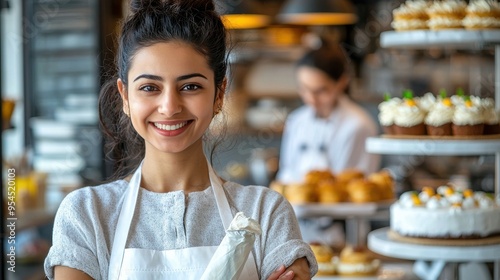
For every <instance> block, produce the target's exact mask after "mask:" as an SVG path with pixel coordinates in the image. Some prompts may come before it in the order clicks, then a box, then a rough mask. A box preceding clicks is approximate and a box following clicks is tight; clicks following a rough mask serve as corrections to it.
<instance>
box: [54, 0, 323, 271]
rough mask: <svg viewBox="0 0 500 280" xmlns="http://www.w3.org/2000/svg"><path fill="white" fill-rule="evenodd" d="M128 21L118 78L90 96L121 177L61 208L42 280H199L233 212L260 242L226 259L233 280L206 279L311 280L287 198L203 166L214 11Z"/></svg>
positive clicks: (147, 8)
mask: <svg viewBox="0 0 500 280" xmlns="http://www.w3.org/2000/svg"><path fill="white" fill-rule="evenodd" d="M130 11H131V14H130V15H129V16H128V17H127V18H126V19H125V20H124V22H123V26H122V28H121V34H120V38H119V48H118V53H117V64H118V65H117V70H118V73H117V77H115V78H112V79H111V80H110V81H109V82H108V83H106V84H105V86H104V87H103V88H102V90H101V95H100V98H99V117H100V122H101V125H102V128H103V131H104V133H105V135H106V136H108V138H109V139H107V140H108V142H107V143H108V144H109V146H108V148H109V150H108V153H109V154H110V155H112V156H113V157H114V158H115V159H117V164H118V167H120V169H119V176H118V178H117V179H116V180H114V181H111V182H108V183H104V184H102V185H99V186H95V187H84V188H81V189H78V190H75V191H73V192H71V193H70V194H68V196H66V197H65V199H64V200H63V201H62V203H61V205H60V207H59V209H58V211H57V215H56V217H55V221H54V230H53V244H52V247H51V248H50V251H49V253H48V255H47V258H46V259H45V273H46V275H47V277H48V278H49V279H56V280H59V279H71V280H88V279H109V280H116V279H138V280H152V279H162V280H163V279H173V280H178V279H182V280H184V279H187V280H189V279H192V280H199V279H202V278H201V277H202V276H203V275H204V272H205V271H206V268H207V266H209V263H210V261H211V260H212V257H213V256H214V254H215V253H216V252H217V249H218V248H219V247H220V248H222V249H223V248H225V247H223V246H222V247H221V246H219V244H221V241H222V240H223V239H224V237H225V236H226V229H228V226H229V224H230V223H231V221H232V219H233V217H234V216H235V215H236V214H237V213H240V212H242V213H243V214H244V215H245V216H246V217H249V218H252V219H253V220H255V221H256V222H257V223H258V224H259V225H260V230H259V231H256V232H260V234H259V235H256V236H255V241H254V243H252V244H250V249H251V250H250V251H249V250H244V251H245V252H246V253H248V252H249V254H245V255H243V256H239V257H235V258H237V259H238V260H239V263H241V264H244V265H243V266H242V267H241V270H239V268H233V269H232V270H233V272H234V271H240V272H241V274H237V273H236V274H235V275H239V277H238V278H236V277H235V278H233V277H232V274H231V276H229V275H227V274H223V275H220V274H219V275H218V276H217V277H213V276H212V274H210V277H212V278H211V279H240V280H255V279H266V280H279V279H281V280H291V279H311V277H312V276H314V274H315V273H316V271H317V263H316V260H315V258H314V255H313V253H312V251H311V248H310V247H309V245H308V244H307V243H305V242H304V241H303V240H302V239H301V235H300V230H299V226H298V223H297V220H296V218H295V215H294V212H293V209H292V207H291V206H290V204H289V203H288V202H287V201H286V199H285V198H284V197H282V196H281V195H279V194H278V193H276V192H273V191H271V190H270V189H269V188H267V187H263V186H241V185H239V184H236V183H233V182H228V181H224V180H222V179H221V178H220V177H219V176H217V174H216V173H215V172H214V170H213V169H212V167H211V164H210V161H209V160H207V158H206V157H205V153H204V148H206V146H205V145H206V144H207V143H206V141H205V139H211V140H212V141H214V139H213V138H211V137H217V136H220V135H215V134H210V133H208V132H209V130H210V129H209V127H210V124H211V122H212V120H213V119H214V117H215V116H216V115H218V114H219V113H221V108H222V104H223V100H224V94H225V88H226V70H227V58H228V55H227V49H226V43H227V41H226V40H227V38H226V29H225V27H224V24H223V22H222V20H221V18H220V17H219V15H218V14H217V13H216V12H215V4H214V2H213V1H212V0H132V1H131V6H130ZM222 137H223V135H222ZM215 140H217V138H216V139H215ZM218 140H221V139H218ZM207 148H209V147H207ZM122 168H123V169H122ZM122 171H123V172H122ZM237 249H241V247H238V248H237ZM216 256H217V255H216ZM222 259H223V258H222ZM217 261H219V259H217ZM224 264H225V263H224V262H223V263H222V265H224ZM230 265H231V262H229V263H228V265H227V266H226V267H232V266H230ZM230 273H231V272H230ZM204 277H206V275H205V276H204ZM205 279H206V278H205Z"/></svg>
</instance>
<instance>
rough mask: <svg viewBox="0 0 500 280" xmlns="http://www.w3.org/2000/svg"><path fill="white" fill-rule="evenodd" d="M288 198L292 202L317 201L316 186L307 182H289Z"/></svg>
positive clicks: (286, 192)
mask: <svg viewBox="0 0 500 280" xmlns="http://www.w3.org/2000/svg"><path fill="white" fill-rule="evenodd" d="M285 194H286V196H285V197H286V199H288V201H289V202H290V203H292V204H304V203H311V202H316V201H317V196H316V186H315V185H311V184H306V183H293V184H288V185H287V186H286V190H285Z"/></svg>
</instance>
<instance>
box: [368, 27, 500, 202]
mask: <svg viewBox="0 0 500 280" xmlns="http://www.w3.org/2000/svg"><path fill="white" fill-rule="evenodd" d="M380 45H381V46H382V47H384V48H402V49H426V48H429V47H442V48H446V49H457V50H480V49H489V48H491V49H494V50H495V108H496V110H497V111H498V110H500V30H456V29H453V30H439V31H432V30H414V31H405V32H398V31H386V32H382V34H381V35H380ZM421 141H422V140H420V139H419V140H417V141H412V140H409V139H401V140H394V139H377V138H372V139H369V140H368V141H367V142H366V149H367V151H368V152H372V153H381V154H396V153H397V154H413V155H415V154H418V155H483V154H492V155H495V198H496V201H497V203H500V149H499V145H500V139H498V140H478V141H475V140H460V141H458V140H457V141H453V140H435V139H430V140H428V141H425V142H421ZM462 141H464V142H462ZM417 142H421V143H417ZM394 144H396V145H398V147H399V148H400V149H397V152H396V151H393V148H394V147H393V146H392V145H394ZM470 145H473V147H471V146H470ZM483 146H484V147H483ZM402 147H405V150H403V149H402ZM429 147H434V149H429ZM396 148H397V147H396Z"/></svg>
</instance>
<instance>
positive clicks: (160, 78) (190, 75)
mask: <svg viewBox="0 0 500 280" xmlns="http://www.w3.org/2000/svg"><path fill="white" fill-rule="evenodd" d="M194 77H200V78H203V79H205V80H208V78H207V77H205V76H204V75H202V74H200V73H192V74H187V75H182V76H180V77H178V78H177V79H175V80H176V81H182V80H187V79H191V78H194ZM139 79H149V80H155V81H160V82H162V81H163V78H162V77H161V76H158V75H152V74H141V75H139V76H137V77H136V78H135V79H134V82H135V81H137V80H139Z"/></svg>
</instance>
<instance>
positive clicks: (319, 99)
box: [297, 66, 346, 118]
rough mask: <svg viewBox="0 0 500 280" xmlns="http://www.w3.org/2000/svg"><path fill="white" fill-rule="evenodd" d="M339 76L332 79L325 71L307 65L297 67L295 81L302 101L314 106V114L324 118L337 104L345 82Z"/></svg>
mask: <svg viewBox="0 0 500 280" xmlns="http://www.w3.org/2000/svg"><path fill="white" fill-rule="evenodd" d="M344 80H345V78H344V77H341V78H340V79H339V80H338V81H334V80H333V79H332V78H330V77H329V76H328V75H327V74H326V73H325V72H323V71H321V70H319V69H317V68H314V67H309V66H300V67H299V68H298V69H297V82H298V87H299V94H300V97H301V98H302V101H303V102H304V103H305V104H307V105H309V106H311V107H312V108H314V110H315V111H316V114H317V115H318V116H319V117H321V118H326V117H328V116H329V115H330V113H331V112H332V111H333V108H334V107H335V105H336V104H337V100H338V97H339V96H340V95H341V94H343V91H344V88H345V86H346V84H345V83H344Z"/></svg>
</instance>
